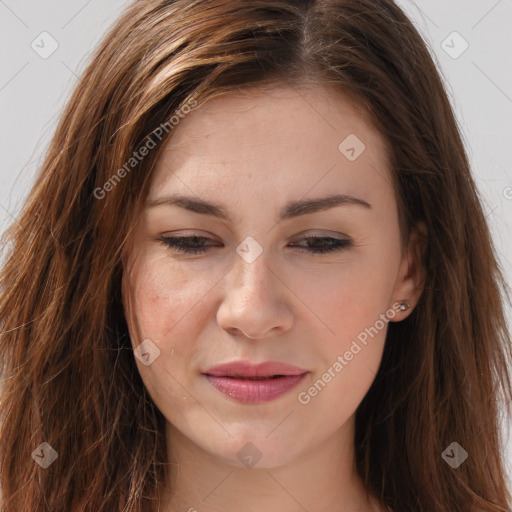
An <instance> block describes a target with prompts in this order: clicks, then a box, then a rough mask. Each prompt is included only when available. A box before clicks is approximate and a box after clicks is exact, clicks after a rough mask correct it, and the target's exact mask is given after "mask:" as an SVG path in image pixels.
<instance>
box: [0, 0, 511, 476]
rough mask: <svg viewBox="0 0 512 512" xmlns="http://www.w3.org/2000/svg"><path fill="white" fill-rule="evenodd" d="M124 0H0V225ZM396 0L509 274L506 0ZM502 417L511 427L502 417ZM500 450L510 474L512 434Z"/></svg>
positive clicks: (10, 215)
mask: <svg viewBox="0 0 512 512" xmlns="http://www.w3.org/2000/svg"><path fill="white" fill-rule="evenodd" d="M376 1H377V0H376ZM128 3H129V2H127V1H126V0H108V1H106V0H68V1H66V2H63V1H58V0H46V1H44V2H41V1H40V0H39V1H38V0H0V59H1V60H0V62H1V67H0V112H1V113H2V115H1V118H0V130H1V138H0V155H2V158H1V163H0V233H1V232H2V231H3V230H4V229H5V228H6V227H7V226H8V225H9V224H10V223H11V222H13V221H14V219H15V218H16V215H17V212H18V211H19V208H20V205H21V203H22V201H23V199H24V197H25V196H26V194H27V192H28V188H29V186H30V184H31V183H32V181H33V178H34V175H35V172H36V171H37V169H38V166H39V165H40V164H41V162H42V158H43V156H44V151H45V150H46V147H47V145H48V143H49V141H50V138H51V136H52V134H53V131H54V129H55V126H56V121H57V119H58V115H59V113H60V112H61V109H62V108H63V106H64V103H65V101H66V100H67V98H68V97H69V94H70V92H71V90H72V89H73V87H74V86H75V85H76V83H77V81H78V77H79V76H80V73H81V71H82V70H83V69H84V66H85V63H86V61H87V58H88V57H89V55H90V53H91V51H92V50H93V48H94V47H95V46H96V44H97V43H98V42H99V41H100V39H101V38H102V36H103V35H104V33H105V31H106V30H107V28H108V27H109V26H110V25H111V24H112V22H113V21H114V20H115V19H116V17H117V16H118V15H119V14H120V12H121V10H122V9H123V8H124V7H125V6H126V5H128ZM398 3H399V5H400V6H401V7H403V8H404V9H405V10H406V12H407V14H408V15H409V17H410V18H411V19H412V21H413V22H414V23H415V25H416V26H417V27H418V29H419V30H420V32H421V33H422V34H423V36H424V39H425V40H426V42H427V43H428V44H429V46H430V48H431V53H432V55H433V57H434V59H435V61H436V63H437V65H438V68H439V69H440V71H441V73H442V75H443V77H444V80H445V82H446V84H447V87H448V91H449V94H450V99H451V101H452V105H453V107H454V109H455V112H456V115H457V119H458V122H459V126H460V129H461V131H462V134H463V137H464V141H465V144H466V147H467V149H468V153H469V156H470V159H471V163H472V168H473V173H474V175H475V178H476V181H477V184H478V187H479V190H480V192H481V195H482V199H483V201H484V206H485V210H486V212H487V219H488V221H489V223H490V226H491V229H492V232H493V236H494V240H495V244H496V247H497V250H498V253H499V255H500V258H501V262H502V266H503V269H504V271H505V274H506V277H507V281H508V282H509V283H512V257H511V256H512V236H511V233H512V229H511V219H512V171H511V163H512V145H511V142H512V137H511V135H512V122H511V120H512V68H511V61H512V59H511V55H512V32H511V30H510V28H509V27H510V23H511V22H512V0H499V1H498V0H450V1H449V2H448V0H416V1H414V2H413V1H412V0H398ZM43 32H47V33H49V34H50V36H46V35H43V36H41V35H40V34H41V33H43ZM454 32H457V33H458V34H453V33H454ZM53 40H54V41H55V42H53ZM52 44H54V45H55V44H58V47H57V49H56V50H55V51H54V53H53V54H51V55H50V56H48V57H47V58H42V57H41V56H40V54H38V53H37V52H39V53H42V52H44V51H49V50H50V49H51V45H52ZM32 45H34V46H35V48H33V47H32ZM36 45H39V46H36ZM466 46H468V47H467V49H465V48H466ZM464 49H465V51H464V52H463V50H464ZM36 50H37V52H36ZM44 56H45V55H44ZM507 63H508V64H507ZM507 313H508V318H509V321H510V319H511V318H512V312H511V311H510V309H507ZM510 325H512V322H511V323H510ZM503 424H504V426H509V425H510V418H505V419H504V423H503ZM506 434H508V430H506ZM508 437H510V436H508ZM505 449H506V451H507V460H508V465H509V475H510V474H511V473H512V439H509V441H508V444H507V446H506V447H505ZM469 456H471V454H470V455H469ZM511 481H512V480H511Z"/></svg>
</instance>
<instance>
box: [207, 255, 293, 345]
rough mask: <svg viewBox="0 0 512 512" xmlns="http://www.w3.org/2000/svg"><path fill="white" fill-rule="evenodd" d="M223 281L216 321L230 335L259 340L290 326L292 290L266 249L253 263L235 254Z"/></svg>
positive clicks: (284, 330) (283, 330)
mask: <svg viewBox="0 0 512 512" xmlns="http://www.w3.org/2000/svg"><path fill="white" fill-rule="evenodd" d="M224 281H225V283H224V289H223V293H224V296H223V301H222V303H221V305H220V307H219V309H218V311H217V323H218V324H219V325H220V326H221V327H222V328H223V329H225V330H226V331H228V332H229V333H230V334H232V335H235V336H242V335H243V336H245V337H247V338H250V339H254V340H256V339H263V338H267V337H269V336H278V335H280V334H282V333H284V332H286V331H287V330H288V329H290V328H291V325H292V322H293V313H292V309H291V306H290V304H289V299H290V295H292V292H291V291H290V289H289V288H288V286H289V285H288V284H287V283H286V282H285V280H284V279H283V277H282V276H280V275H279V272H278V271H274V270H272V269H271V268H270V267H269V265H268V258H267V257H266V253H265V251H264V252H263V253H262V254H261V255H260V256H259V257H258V258H257V259H256V260H255V261H253V262H252V263H248V262H246V261H245V260H244V259H243V258H241V257H239V256H238V255H236V259H235V264H234V266H233V269H232V270H231V271H230V272H229V273H228V274H227V275H226V276H225V280H224Z"/></svg>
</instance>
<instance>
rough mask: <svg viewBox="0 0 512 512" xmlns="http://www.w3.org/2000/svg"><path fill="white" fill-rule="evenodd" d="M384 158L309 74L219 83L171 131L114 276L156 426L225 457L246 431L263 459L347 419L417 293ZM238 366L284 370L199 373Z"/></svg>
mask: <svg viewBox="0 0 512 512" xmlns="http://www.w3.org/2000/svg"><path fill="white" fill-rule="evenodd" d="M387 158H388V157H387V153H386V147H385V144H384V140H383V138H382V137H381V136H380V135H379V133H378V132H377V131H375V130H374V129H373V128H372V126H371V125H370V124H369V122H367V121H365V118H364V117H363V116H362V115H361V113H360V112H359V111H357V110H356V109H354V108H353V107H352V106H351V103H349V102H348V101H347V100H346V99H343V97H341V96H340V95H339V94H338V93H335V92H334V91H331V90H327V89H324V88H320V87H317V88H308V89H305V88H301V89H292V88H287V87H284V86H283V87H276V88H274V89H272V90H270V91H265V92H262V91H260V92H258V90H255V91H253V92H252V94H248V93H245V94H229V95H224V96H222V97H217V98H214V99H213V100H210V101H209V102H207V103H206V104H205V105H203V106H202V107H200V108H198V109H196V110H194V111H192V112H191V113H190V114H188V115H187V117H185V118H184V119H183V120H182V121H181V122H180V124H179V125H178V126H177V127H175V128H174V131H173V133H172V137H171V138H170V139H169V140H168V141H167V143H166V146H165V148H164V151H163V152H162V153H161V156H160V158H159V161H158V164H157V168H156V171H155V173H154V175H153V178H152V183H151V187H150V192H149V196H148V198H147V206H146V208H145V210H144V211H143V213H142V215H141V217H140V219H139V221H138V224H137V226H136V228H135V231H134V234H133V238H132V240H131V245H130V247H129V252H128V257H127V260H126V262H125V271H124V276H123V302H124V308H125V315H126V318H127V322H128V326H129V331H130V336H131V340H132V345H133V348H134V349H136V352H137V351H138V352H137V353H138V354H139V355H141V357H139V356H137V357H135V361H136V364H137V367H138V369H139V372H140V374H141V377H142V379H143V382H144V384H145V386H146V388H147V390H148V392H149V394H150V395H151V397H152V399H153V400H154V402H155V404H156V405H157V407H158V408H159V410H160V411H161V412H162V413H163V415H164V416H165V418H166V419H167V422H168V429H169V430H168V431H171V432H174V433H175V434H176V436H178V437H180V436H181V437H182V438H184V439H187V440H188V441H189V442H192V443H193V444H194V445H195V446H198V447H200V448H201V449H202V450H204V451H205V452H206V453H208V454H209V455H213V456H215V457H218V458H219V459H221V460H223V461H224V462H228V463H230V464H232V465H234V466H241V465H242V462H241V458H240V450H241V449H243V447H246V445H247V443H249V442H250V443H252V444H253V445H254V446H255V447H256V449H257V450H258V453H259V456H261V459H260V461H259V462H258V465H259V467H269V468H270V467H275V466H278V465H281V464H284V463H287V462H290V461H291V460H293V459H294V458H297V457H300V456H301V455H305V454H306V453H307V452H310V451H312V450H315V449H317V448H318V447H319V446H321V445H322V444H323V443H325V442H326V440H327V439H330V438H332V437H333V436H336V435H342V433H343V432H345V433H346V432H348V431H349V429H350V428H351V427H352V425H353V420H354V413H355V411H356V409H357V407H358V405H359V404H360V402H361V401H362V399H363V398H364V396H365V394H366V393H367V391H368V389H369V388H370V385H371V384H372V382H373V380H374V378H375V375H376V373H377V371H378V368H379V365H380V362H381V357H382V352H383V348H384V341H385V337H386V332H387V328H388V321H389V320H391V321H400V320H403V319H404V318H405V316H407V314H409V313H410V311H411V310H412V309H413V307H414V305H415V303H416V301H417V299H418V282H419V277H418V276H419V274H418V271H417V270H416V266H415V263H414V261H415V260H414V254H415V252H414V247H413V246H412V245H411V247H410V248H404V251H402V249H403V248H402V246H401V243H400V231H399V224H398V211H397V202H396V197H395V192H394V189H393V186H392V178H391V171H390V169H389V166H388V161H387ZM177 196H187V197H188V198H189V199H188V200H185V199H183V200H180V201H177V200H176V197H177ZM327 196H331V197H334V196H337V200H334V199H333V200H331V201H330V202H323V203H322V202H321V201H318V202H317V201H316V200H318V199H322V198H326V197H327ZM349 196H350V197H349ZM173 198H174V199H173ZM202 203H208V204H212V205H215V206H216V207H217V209H215V208H213V207H210V206H206V205H205V204H202ZM194 251H195V252H194ZM401 300H406V302H407V303H408V304H409V305H410V309H409V310H407V311H406V312H400V311H397V307H396V304H397V302H398V301H401ZM394 305H395V306H394ZM235 361H243V362H245V363H249V364H254V365H256V364H260V363H263V362H278V363H285V364H287V365H291V366H293V367H295V369H294V368H292V369H291V370H292V371H291V373H295V374H296V375H295V376H290V375H288V376H286V377H273V378H269V377H268V376H267V377H266V378H262V379H261V380H248V379H246V378H235V377H236V375H237V371H232V372H231V376H229V373H230V372H229V371H228V370H225V369H220V370H219V372H218V373H219V375H216V376H215V375H213V374H215V371H214V370H212V368H213V367H215V366H217V365H223V364H226V363H231V362H235ZM238 370H240V368H238ZM268 370H269V373H270V374H271V375H282V374H287V373H289V372H288V370H290V368H287V369H284V368H283V367H277V366H274V367H272V368H269V369H268ZM210 372H211V373H210ZM233 373H234V374H235V376H233V375H232V374H233ZM239 377H240V376H239ZM246 377H247V375H246ZM304 433H307V435H304ZM245 449H248V448H247V447H246V448H245ZM251 449H254V448H251ZM242 453H243V452H242Z"/></svg>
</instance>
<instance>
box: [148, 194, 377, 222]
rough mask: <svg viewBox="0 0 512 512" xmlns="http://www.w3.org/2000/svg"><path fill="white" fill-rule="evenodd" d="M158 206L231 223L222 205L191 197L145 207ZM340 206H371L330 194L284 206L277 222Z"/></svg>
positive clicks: (166, 198) (172, 197)
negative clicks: (181, 209) (176, 207)
mask: <svg viewBox="0 0 512 512" xmlns="http://www.w3.org/2000/svg"><path fill="white" fill-rule="evenodd" d="M160 205H167V206H179V207H180V208H184V209H185V210H189V211H191V212H195V213H200V214H203V215H212V216H214V217H218V218H220V219H223V220H226V221H228V222H232V219H231V216H230V214H229V213H228V211H227V210H226V209H225V208H224V207H223V206H222V205H220V204H218V203H214V202H210V201H205V200H204V199H198V198H196V197H192V196H185V195H178V194H174V195H170V196H163V197H157V198H155V199H152V200H150V201H148V202H147V206H148V207H149V208H153V207H155V206H160ZM342 205H357V206H363V207H364V208H366V209H371V205H370V204H369V203H368V202H366V201H365V200H363V199H359V198H357V197H354V196H351V195H348V194H331V195H328V196H325V197H318V198H314V199H299V200H297V201H290V202H288V203H287V204H285V205H284V206H283V208H282V209H281V211H280V212H279V220H280V221H281V220H287V219H292V218H295V217H300V216H301V215H307V214H311V213H316V212H321V211H325V210H328V209H330V208H334V207H336V206H342Z"/></svg>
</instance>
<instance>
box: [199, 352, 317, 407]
mask: <svg viewBox="0 0 512 512" xmlns="http://www.w3.org/2000/svg"><path fill="white" fill-rule="evenodd" d="M308 373H309V371H307V370H303V369H301V368H298V367H297V366H292V365H288V364H284V363H277V362H266V363H261V364H259V365H254V364H252V363H248V362H246V361H237V362H233V363H228V364H225V365H219V366H216V367H214V368H210V369H209V370H208V371H206V372H203V375H204V377H205V378H206V379H207V381H208V382H209V383H210V384H211V385H212V386H213V387H214V388H215V389H216V390H217V391H219V392H221V393H222V394H224V395H225V396H227V397H229V398H230V399H233V400H236V401H237V402H242V403H246V404H248V403H253V404H257V403H263V402H268V401H271V400H274V399H277V398H278V397H280V396H282V395H284V394H286V393H287V392H289V391H290V390H291V389H293V388H294V387H296V386H297V385H298V384H299V382H301V381H302V380H303V379H304V377H305V376H306V375H307V374H308Z"/></svg>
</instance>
